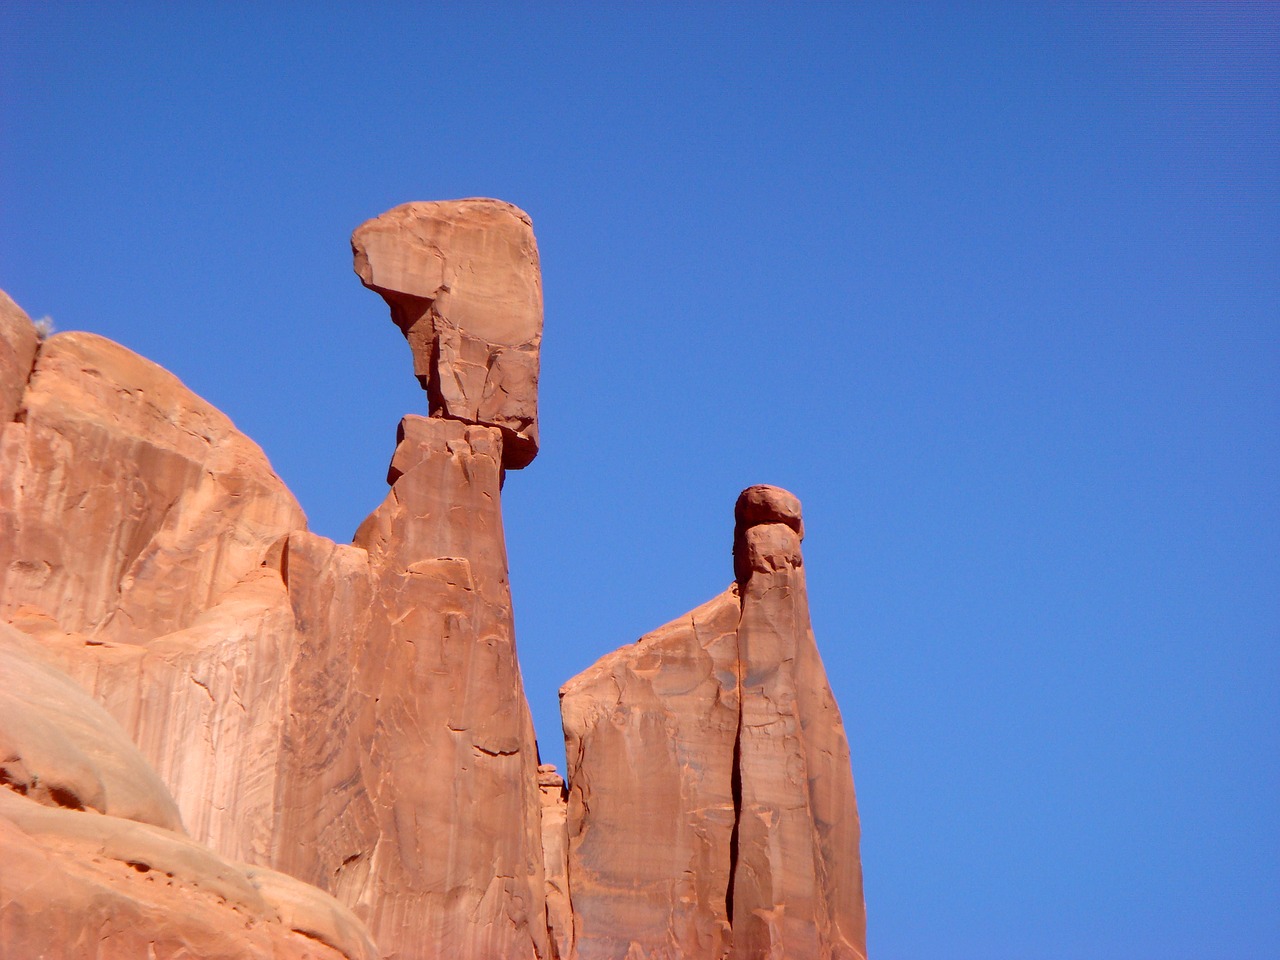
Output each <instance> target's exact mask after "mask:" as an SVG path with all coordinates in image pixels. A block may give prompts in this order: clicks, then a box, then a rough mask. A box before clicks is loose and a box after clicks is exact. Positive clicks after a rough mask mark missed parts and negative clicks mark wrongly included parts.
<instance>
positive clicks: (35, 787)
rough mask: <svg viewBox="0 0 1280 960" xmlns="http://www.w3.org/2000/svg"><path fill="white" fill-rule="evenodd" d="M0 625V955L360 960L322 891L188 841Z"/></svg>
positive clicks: (64, 679) (31, 645) (76, 695)
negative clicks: (235, 860)
mask: <svg viewBox="0 0 1280 960" xmlns="http://www.w3.org/2000/svg"><path fill="white" fill-rule="evenodd" d="M46 658H47V655H46V654H45V652H44V651H43V649H42V647H41V646H40V645H39V644H38V643H36V642H35V641H34V640H32V639H31V638H29V637H26V636H24V635H23V634H21V633H20V632H19V631H17V630H15V629H14V628H13V627H11V626H9V625H7V624H4V623H0V864H2V865H3V866H0V955H3V956H5V957H14V958H18V957H43V958H48V960H55V958H57V960H62V958H65V960H80V958H86V957H96V958H101V960H115V958H119V960H126V958H128V960H132V958H135V957H149V956H150V957H179V956H190V957H204V958H215V957H216V958H227V960H232V958H261V960H285V958H291V960H339V958H343V957H345V958H347V960H374V958H375V957H376V956H377V952H376V950H375V948H374V946H373V943H372V941H370V940H369V937H368V934H367V933H366V932H365V930H364V927H363V926H362V925H361V924H360V922H359V921H358V920H357V919H356V918H355V917H354V916H353V915H352V914H351V913H350V912H349V911H348V910H347V909H346V908H344V907H343V906H341V905H340V904H339V903H338V902H337V901H336V900H334V899H333V898H332V897H329V896H327V895H326V894H323V893H321V892H320V891H319V890H316V889H315V888H312V887H308V886H307V885H306V884H303V883H300V882H299V881H297V880H295V879H293V878H291V877H286V876H283V875H281V874H276V873H274V872H273V871H269V870H264V869H261V868H255V867H245V866H243V865H238V864H235V863H231V862H229V861H227V860H225V859H223V858H221V857H219V856H217V855H216V854H215V853H214V852H213V851H211V850H209V849H208V848H206V847H203V846H201V845H200V844H197V843H195V842H193V841H192V840H190V839H188V838H187V837H186V836H185V835H184V834H183V831H182V825H181V823H180V822H179V821H178V816H177V807H176V805H175V804H174V802H173V799H172V798H171V797H170V796H169V795H168V793H167V791H166V790H165V789H164V786H163V785H162V784H161V782H160V779H159V777H157V776H156V775H155V773H154V772H153V771H151V769H150V768H149V767H147V765H146V763H145V761H144V760H143V758H142V755H141V753H140V752H139V751H138V750H137V748H136V747H134V746H133V744H131V743H130V742H129V741H128V738H127V737H126V736H125V734H124V731H123V730H122V729H121V728H120V727H119V726H118V725H117V724H116V723H115V721H114V720H112V719H111V717H110V716H109V715H108V714H107V712H106V711H105V710H104V709H103V708H102V706H101V705H99V704H98V703H96V702H95V701H94V700H93V699H91V698H90V697H89V696H88V694H87V693H85V692H84V691H83V690H82V689H81V688H80V687H79V686H78V685H77V684H75V683H74V681H72V680H71V678H70V677H68V676H66V675H65V674H63V673H61V672H60V671H58V670H57V669H56V668H54V667H53V666H52V665H50V663H48V662H47V659H46Z"/></svg>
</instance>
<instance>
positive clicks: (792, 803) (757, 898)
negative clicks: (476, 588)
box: [560, 486, 866, 960]
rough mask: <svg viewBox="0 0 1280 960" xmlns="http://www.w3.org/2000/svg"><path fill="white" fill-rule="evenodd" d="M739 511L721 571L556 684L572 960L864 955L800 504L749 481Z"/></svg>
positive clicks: (847, 795)
mask: <svg viewBox="0 0 1280 960" xmlns="http://www.w3.org/2000/svg"><path fill="white" fill-rule="evenodd" d="M735 512H736V516H737V524H736V530H735V535H734V568H735V571H736V573H737V577H738V580H737V582H736V583H735V584H734V585H733V586H731V587H730V588H729V589H728V590H726V591H725V592H724V593H722V594H721V595H720V596H718V597H716V598H715V599H713V600H711V601H710V602H708V603H706V604H704V605H703V606H701V607H699V608H697V609H696V610H694V611H693V612H691V613H689V614H686V615H685V616H684V617H681V618H680V619H678V620H675V621H673V622H672V623H669V624H667V625H666V626H664V627H661V628H660V629H658V630H656V631H654V632H653V633H651V634H648V635H647V636H645V637H642V638H641V639H640V640H639V641H637V642H636V643H635V644H634V645H632V646H630V647H625V648H623V649H622V650H619V651H617V652H615V653H613V654H610V655H609V656H607V657H605V658H603V659H602V660H600V661H599V662H597V663H596V664H595V665H594V666H592V667H591V668H590V669H588V670H587V671H585V672H584V673H582V674H580V675H579V676H577V677H575V678H574V679H572V680H570V681H569V682H568V683H566V684H565V685H564V687H562V688H561V691H560V697H561V710H562V713H563V718H564V728H565V745H566V750H567V754H568V762H569V798H568V833H569V877H570V897H571V908H572V914H573V920H574V941H575V946H576V951H577V952H576V954H575V955H576V957H578V958H579V960H634V958H637V957H639V958H653V960H659V958H661V960H675V958H685V957H689V958H692V957H698V958H708V960H714V958H734V960H765V958H773V957H806V958H809V957H812V958H815V960H819V958H822V960H855V958H862V957H865V955H866V946H865V920H864V908H863V899H862V877H861V867H860V863H859V860H858V857H857V850H858V843H859V828H858V814H857V807H856V801H855V797H854V791H853V780H852V775H851V773H850V767H849V749H848V745H847V743H846V740H845V735H844V729H843V726H842V724H841V720H840V714H839V711H838V709H837V708H836V705H835V701H834V699H833V698H832V696H831V691H830V687H829V686H828V684H827V679H826V674H825V672H824V671H823V668H822V662H821V660H820V659H819V657H818V652H817V647H816V646H815V644H814V640H813V633H812V630H811V629H810V626H809V616H808V601H807V598H806V594H805V582H804V573H803V561H802V558H801V554H800V537H801V533H802V530H803V527H802V523H801V517H800V503H799V501H798V500H797V499H796V498H795V497H794V496H792V495H791V494H789V493H787V492H786V491H784V490H780V489H778V488H776V487H766V486H757V487H749V488H748V489H747V490H745V491H743V493H742V495H741V497H740V498H739V500H738V504H737V508H736V511H735Z"/></svg>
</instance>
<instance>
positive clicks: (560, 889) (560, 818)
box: [538, 763, 573, 960]
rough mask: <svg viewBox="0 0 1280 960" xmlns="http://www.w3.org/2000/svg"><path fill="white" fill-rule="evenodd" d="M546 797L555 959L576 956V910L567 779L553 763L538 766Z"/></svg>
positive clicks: (545, 847) (545, 854)
mask: <svg viewBox="0 0 1280 960" xmlns="http://www.w3.org/2000/svg"><path fill="white" fill-rule="evenodd" d="M538 791H539V793H540V794H541V798H542V864H543V868H544V870H545V873H546V887H545V890H546V898H547V931H548V933H549V935H550V937H551V945H552V948H553V949H554V952H555V956H557V957H560V958H563V960H569V958H570V957H571V956H572V955H573V908H572V907H571V906H570V904H569V834H568V832H567V827H566V817H567V810H566V809H565V788H564V778H563V777H561V776H560V774H558V773H557V772H556V768H555V767H554V766H553V765H551V764H549V763H548V764H543V765H541V766H539V767H538Z"/></svg>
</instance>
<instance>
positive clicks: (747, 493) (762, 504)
mask: <svg viewBox="0 0 1280 960" xmlns="http://www.w3.org/2000/svg"><path fill="white" fill-rule="evenodd" d="M733 518H734V521H735V525H736V526H737V528H738V529H739V530H745V529H747V528H748V527H754V526H758V525H759V524H762V523H785V524H786V525H787V526H789V527H790V528H791V529H792V530H794V531H795V532H796V533H797V534H799V535H800V537H801V538H803V537H804V520H803V519H802V518H801V514H800V498H799V497H797V496H796V495H795V494H794V493H791V492H790V491H787V490H783V489H782V488H781V487H774V486H770V485H769V484H767V483H758V484H756V485H754V486H751V487H747V489H745V490H743V491H742V493H740V494H738V502H737V503H736V504H735V505H734V508H733Z"/></svg>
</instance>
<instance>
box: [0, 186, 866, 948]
mask: <svg viewBox="0 0 1280 960" xmlns="http://www.w3.org/2000/svg"><path fill="white" fill-rule="evenodd" d="M352 248H353V250H354V253H355V265H356V271H357V273H358V274H359V275H360V278H361V280H362V281H363V282H364V283H365V285H366V286H368V287H370V288H371V289H373V290H375V291H377V292H378V293H380V294H381V295H382V296H383V298H384V299H385V300H386V302H387V303H388V304H389V305H390V307H391V313H392V318H393V319H394V320H395V322H396V323H397V324H398V325H399V326H400V328H401V329H402V330H403V331H404V333H405V336H406V337H407V339H408V341H409V344H410V347H411V348H412V352H413V357H414V368H415V372H416V373H417V375H418V377H419V379H420V380H421V382H422V384H423V386H424V387H425V388H426V390H427V393H428V398H429V411H430V414H431V415H430V416H428V417H423V416H415V415H410V416H406V417H405V418H404V419H403V420H402V421H401V422H400V425H399V432H398V435H397V438H396V444H395V449H394V453H393V455H392V458H391V464H390V467H389V469H388V473H387V482H388V484H389V485H390V490H389V491H388V492H387V494H386V497H385V499H384V500H383V501H382V503H381V504H380V505H379V506H377V507H376V509H374V510H373V512H372V513H371V514H370V515H369V517H368V519H366V520H365V522H364V523H363V524H362V525H361V526H360V528H359V530H358V531H357V532H356V535H355V538H354V542H353V543H352V544H348V545H344V544H337V543H334V542H333V541H331V540H328V539H326V538H324V537H321V536H317V535H316V534H313V533H311V532H309V531H308V530H307V529H306V520H305V517H304V516H303V513H302V510H301V508H300V507H299V506H298V504H297V502H296V501H295V500H294V498H293V497H292V495H291V494H290V493H289V491H288V490H287V489H286V488H285V487H284V485H283V483H281V481H280V480H279V478H278V477H277V476H276V475H275V473H274V472H273V471H272V469H271V466H270V464H269V463H268V462H267V459H266V457H265V456H264V455H263V453H262V451H261V450H260V449H259V448H258V447H257V446H256V445H255V444H253V442H252V441H250V440H249V439H248V438H246V437H244V436H243V435H242V434H240V433H239V432H238V431H237V430H236V429H235V427H234V426H233V425H232V424H231V422H230V421H229V420H228V419H227V418H226V417H225V416H223V415H222V414H221V413H219V412H218V411H217V410H215V409H214V408H213V407H212V406H210V405H209V404H208V403H206V402H205V401H203V400H201V399H200V398H199V397H196V396H195V395H194V394H192V393H191V392H190V391H189V390H187V388H186V387H184V386H183V385H182V384H181V382H179V381H178V380H177V378H175V377H174V376H173V375H171V374H169V373H167V372H166V371H164V370H162V369H160V368H159V367H157V366H156V365H155V364H152V363H150V362H149V361H147V360H144V359H143V358H141V357H138V356H136V355H135V354H133V353H131V352H130V351H128V350H126V349H125V348H123V347H121V346H119V345H117V344H114V343H111V342H110V341H108V340H105V339H103V338H101V337H97V336H94V335H92V334H87V333H63V334H59V335H57V336H53V337H50V338H48V339H46V340H42V339H41V338H40V336H39V335H38V334H37V331H36V329H35V327H34V325H32V324H31V322H30V320H29V319H28V318H27V317H26V315H25V314H24V313H23V312H22V311H21V310H20V309H19V308H18V307H17V306H16V305H15V304H14V303H13V301H12V300H9V299H8V297H6V296H4V295H3V294H0V864H3V866H0V956H5V957H8V956H14V957H18V956H23V957H25V956H40V957H45V958H67V960H73V958H74V960H80V958H83V957H87V956H93V957H99V958H122V960H123V958H126V957H128V958H132V957H140V956H155V957H158V958H174V960H177V958H214V957H219V958H221V957H226V958H232V957H236V958H239V957H253V958H258V957H261V958H263V960H266V958H268V957H270V958H273V960H287V958H297V960H302V958H315V960H335V958H338V957H343V956H345V957H347V958H349V960H372V958H373V957H374V956H377V957H381V958H382V960H436V958H442V957H448V958H450V960H574V958H577V960H597V958H610V960H614V958H616V960H658V958H663V960H668V958H669V960H674V958H687V960H724V958H734V960H756V958H760V960H764V958H771V960H772V958H777V957H788V958H806V960H807V958H818V960H855V958H860V957H864V956H865V951H864V948H863V943H864V934H863V909H862V887H861V871H860V866H859V862H858V856H857V848H858V820H857V810H856V807H855V801H854V794H853V783H852V778H851V774H850V772H849V754H848V747H847V744H846V742H845V738H844V732H843V729H842V727H841V723H840V716H839V712H838V710H837V709H836V707H835V703H834V701H833V700H832V698H831V693H830V689H829V688H828V686H827V682H826V678H825V674H824V673H823V668H822V664H821V661H820V660H819V658H818V654H817V650H816V648H815V646H814V642H813V636H812V632H811V630H810V628H809V620H808V609H807V601H806V598H805V583H804V574H803V567H802V559H801V554H800V539H801V537H802V536H803V524H802V521H801V515H800V504H799V501H798V500H796V498H795V497H793V496H791V495H790V494H788V493H786V492H785V491H782V490H779V489H777V488H775V487H752V488H749V489H748V490H747V491H745V492H744V493H743V495H742V497H741V498H740V499H739V501H738V506H737V528H736V531H735V536H734V569H735V573H736V577H737V581H736V583H735V584H734V585H733V586H731V587H730V588H729V589H728V590H726V591H725V592H724V593H723V594H721V595H720V596H718V597H716V598H714V599H713V600H711V601H710V602H708V603H706V604H704V605H703V606H701V607H699V608H697V609H696V610H694V611H692V612H691V613H689V614H686V615H685V616H684V617H681V618H679V619H678V620H675V621H673V622H672V623H670V624H668V625H666V626H665V627H662V628H660V629H659V630H656V631H654V632H653V633H652V634H649V635H648V636H646V637H644V638H642V639H641V640H640V641H638V642H637V643H636V644H634V645H632V646H630V647H627V648H624V649H623V650H620V651H618V652H616V653H614V654H611V655H609V656H607V657H605V658H604V659H602V660H601V661H600V662H599V663H597V664H596V665H595V666H594V667H592V668H591V669H590V670H588V671H586V672H585V673H583V674H582V675H580V676H579V677H577V678H574V679H573V680H571V681H569V682H568V683H567V684H566V685H565V687H564V688H563V690H562V692H561V698H562V706H563V714H564V727H565V736H566V744H567V747H568V761H569V769H568V775H569V784H568V786H567V787H566V785H565V781H564V780H562V779H561V777H560V776H559V774H557V773H556V771H555V769H554V768H553V767H550V766H540V765H539V758H538V749H537V742H536V740H535V738H534V732H533V727H532V723H531V721H530V716H529V710H528V706H527V703H526V701H525V696H524V691H523V685H522V681H521V676H520V668H519V662H518V658H517V656H516V645H515V633H514V626H513V622H514V618H513V615H512V609H511V593H510V589H509V585H508V581H507V559H506V547H505V543H504V536H503V528H502V515H501V490H502V484H503V479H504V476H505V471H506V470H507V469H511V468H516V467H522V466H524V465H526V464H528V463H529V462H530V460H532V459H533V457H534V455H535V453H536V452H537V433H538V431H537V396H536V391H537V376H538V349H539V344H540V342H541V331H542V294H541V279H540V276H539V273H538V253H537V246H536V244H535V243H534V240H533V233H532V228H531V226H530V224H529V219H528V217H527V216H525V215H524V214H523V213H521V212H520V211H519V210H517V209H516V208H515V207H512V206H510V205H509V204H504V203H501V202H499V201H494V200H462V201H453V202H448V203H419V204H407V205H405V206H402V207H397V208H395V209H394V210H391V211H389V212H388V213H386V214H383V215H382V216H381V217H378V218H376V219H374V220H371V221H369V222H367V223H365V224H364V225H363V226H361V227H360V228H359V229H358V230H357V231H356V233H355V235H354V236H353V238H352ZM370 935H372V939H370ZM375 943H376V945H377V946H376V947H375V946H374V945H373V944H375Z"/></svg>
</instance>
